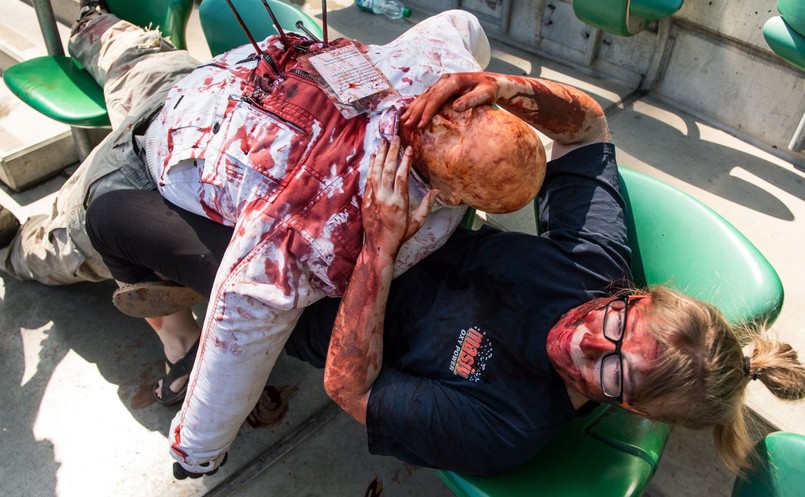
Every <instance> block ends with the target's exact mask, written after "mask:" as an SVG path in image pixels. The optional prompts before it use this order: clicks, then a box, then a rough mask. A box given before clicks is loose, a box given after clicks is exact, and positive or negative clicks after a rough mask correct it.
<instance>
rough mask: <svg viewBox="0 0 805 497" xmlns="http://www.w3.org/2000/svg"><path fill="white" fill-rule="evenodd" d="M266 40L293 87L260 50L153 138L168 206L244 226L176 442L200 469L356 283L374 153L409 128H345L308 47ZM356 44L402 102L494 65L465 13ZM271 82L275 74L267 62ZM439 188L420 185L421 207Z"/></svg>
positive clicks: (215, 459)
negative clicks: (332, 302)
mask: <svg viewBox="0 0 805 497" xmlns="http://www.w3.org/2000/svg"><path fill="white" fill-rule="evenodd" d="M292 40H293V41H292V43H291V44H292V45H293V44H296V43H297V42H299V44H301V45H304V43H302V40H301V39H299V38H292ZM345 42H346V41H336V42H334V43H335V44H340V43H345ZM260 45H261V48H263V49H265V50H267V52H268V53H269V54H271V55H272V59H273V60H274V64H275V65H276V66H277V71H276V72H277V73H280V78H281V81H280V82H278V83H277V84H262V83H255V81H257V79H255V74H254V73H255V68H256V66H257V62H256V59H255V58H254V57H253V56H252V55H253V53H254V50H253V49H252V47H251V46H249V45H247V46H244V47H241V48H238V49H235V50H232V51H230V52H227V53H225V54H222V55H220V56H218V57H216V58H214V59H213V60H212V61H211V62H210V63H208V64H206V65H203V66H201V67H199V68H198V69H196V70H195V71H194V72H193V73H191V74H190V75H189V76H187V77H186V78H185V79H184V80H182V81H181V82H180V83H179V84H177V85H176V87H174V88H173V90H172V91H171V92H170V94H169V96H168V98H167V100H166V104H165V106H164V108H163V110H162V112H161V113H160V114H159V115H158V116H157V118H156V119H155V120H154V122H153V123H152V124H151V126H150V127H149V129H148V131H147V133H146V146H145V149H146V153H147V163H148V167H149V170H150V172H151V174H152V175H153V177H154V179H155V181H156V183H157V185H158V188H159V189H160V191H161V193H162V194H163V195H164V196H165V198H167V199H168V200H169V201H171V202H172V203H174V204H176V205H178V206H180V207H183V208H185V209H187V210H189V211H192V212H195V213H198V214H201V215H204V216H207V217H209V218H210V219H212V220H214V221H217V222H221V223H223V224H227V225H230V226H234V228H235V232H234V235H233V238H232V241H231V243H230V244H229V246H228V248H227V251H226V254H225V255H224V258H223V260H222V263H221V266H220V269H219V271H218V274H217V276H216V281H215V284H214V288H213V293H212V295H211V298H210V302H209V305H208V309H207V315H206V318H205V321H204V326H203V332H202V339H201V343H200V345H199V351H198V355H197V359H196V364H195V367H194V369H193V373H192V374H191V377H190V380H189V384H188V389H187V395H186V397H185V401H184V404H183V406H182V409H181V411H180V412H179V413H178V414H177V415H176V417H175V418H174V420H173V422H172V425H171V431H170V436H169V440H170V444H171V454H172V456H173V457H174V458H175V459H176V460H178V461H179V462H180V463H181V464H182V465H183V466H184V467H185V468H186V469H188V470H190V471H194V472H206V471H210V470H212V469H213V468H215V467H217V465H218V464H219V463H220V461H221V459H222V458H223V454H224V453H225V451H226V450H227V449H228V447H229V445H230V444H231V443H232V441H233V440H234V438H235V436H236V434H237V432H238V429H239V428H240V426H241V424H242V422H243V421H244V420H245V418H246V417H247V415H248V414H249V412H250V410H251V409H252V407H253V406H254V404H255V403H256V401H257V399H258V398H259V395H260V393H261V392H262V389H263V386H264V384H265V382H266V380H267V378H268V375H269V373H270V371H271V368H272V367H273V365H274V363H275V361H276V358H277V357H278V355H279V353H280V351H281V350H282V347H283V345H284V343H285V341H286V339H287V338H288V335H289V334H290V332H291V331H292V329H293V327H294V325H295V323H296V321H297V319H298V318H299V316H300V314H301V312H302V309H303V308H304V307H305V306H307V305H309V304H311V303H313V302H315V301H316V300H318V299H320V298H322V297H323V296H325V295H331V296H335V295H341V294H342V293H343V291H344V289H345V288H346V284H347V281H348V279H349V276H350V274H351V271H352V267H353V265H354V262H355V259H356V257H357V254H358V252H359V251H360V247H361V242H362V225H361V218H360V208H361V202H362V194H363V187H364V184H365V175H366V172H367V169H368V164H369V157H370V154H371V153H372V152H373V151H374V150H375V149H376V148H377V146H378V144H379V142H380V139H381V136H386V137H389V136H390V135H391V134H394V133H396V119H397V116H398V112H399V107H400V105H399V103H400V101H401V99H400V98H399V97H393V98H386V99H384V100H383V101H382V102H380V103H379V104H378V106H377V108H376V109H374V110H373V111H371V112H370V113H368V114H363V115H360V116H357V117H353V118H351V119H346V118H344V117H343V116H342V115H341V114H340V113H339V112H338V110H337V109H336V108H335V106H334V105H333V104H332V102H331V101H330V100H329V99H328V97H327V96H326V95H325V93H324V92H323V91H321V89H320V88H319V87H318V86H317V85H316V83H315V82H313V81H311V79H310V78H309V73H306V72H305V71H304V70H302V68H301V67H300V65H299V64H297V62H296V59H297V58H298V56H300V55H302V54H304V53H305V51H306V50H305V49H302V50H297V49H293V48H292V49H290V50H289V49H286V47H284V46H283V44H282V42H281V40H280V38H279V37H276V36H275V37H270V38H268V39H267V40H265V41H263V42H262V43H261V44H260ZM356 45H357V46H358V47H359V48H360V49H361V50H362V51H364V53H365V54H366V55H367V57H368V58H369V59H370V60H371V62H372V63H373V65H374V66H375V67H376V68H377V69H378V70H380V71H381V72H382V73H383V74H384V75H385V76H386V78H388V80H389V82H390V83H391V84H392V86H393V87H394V88H395V89H396V90H397V92H399V94H400V96H402V97H411V96H415V95H418V94H419V93H421V92H422V91H424V90H425V89H427V88H428V87H429V86H430V85H432V84H433V83H434V82H435V81H436V80H437V79H438V77H439V76H440V75H441V74H444V73H449V72H462V71H477V70H480V69H482V68H483V67H485V66H486V64H487V63H488V62H489V43H488V41H487V39H486V36H485V34H484V33H483V30H482V28H481V27H480V25H479V23H478V21H477V19H476V18H475V17H474V16H472V15H471V14H469V13H467V12H463V11H448V12H444V13H442V14H439V15H438V16H435V17H432V18H430V19H427V20H425V21H423V22H421V23H420V24H418V25H416V26H414V27H413V28H412V29H411V30H409V31H408V32H406V33H405V34H403V35H402V36H400V37H399V38H398V39H396V40H394V41H392V42H391V43H389V44H387V45H380V46H376V45H369V46H363V45H361V44H359V43H356ZM313 48H317V47H313ZM261 71H262V72H261ZM258 73H259V74H258V76H261V77H262V76H265V78H266V79H267V80H272V79H274V78H275V77H276V76H275V71H274V70H273V69H270V68H269V67H268V66H266V65H261V69H260V70H258ZM258 79H259V78H258ZM427 189H428V187H427V185H424V184H422V183H421V182H419V181H417V180H416V179H415V178H412V180H411V188H410V194H411V202H412V205H416V203H418V202H419V201H420V200H421V199H422V197H423V196H424V194H425V193H426V192H427ZM463 213H464V209H463V208H451V207H442V208H440V209H436V210H434V212H432V213H431V215H430V216H429V217H428V220H427V222H426V223H425V225H424V226H423V228H422V229H421V230H420V231H419V232H418V233H417V235H416V236H414V237H413V238H411V239H410V240H409V241H408V242H406V244H405V245H404V246H403V247H402V249H401V251H400V255H399V257H398V260H397V263H396V266H395V272H396V273H397V274H399V273H401V272H403V271H405V270H407V269H408V268H410V267H411V266H412V265H413V264H415V263H416V262H418V261H419V260H421V259H422V258H423V257H425V256H426V255H427V254H429V253H430V252H432V251H433V250H435V249H436V248H438V247H439V246H441V244H442V243H444V241H445V240H446V239H447V237H448V236H449V235H450V233H451V232H452V231H453V230H454V229H455V227H456V226H457V224H458V223H459V222H460V220H461V217H462V215H463Z"/></svg>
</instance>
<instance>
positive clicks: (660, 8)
mask: <svg viewBox="0 0 805 497" xmlns="http://www.w3.org/2000/svg"><path fill="white" fill-rule="evenodd" d="M681 8H682V0H632V5H631V7H630V9H629V12H630V13H631V14H632V15H633V16H637V17H642V18H643V19H648V20H651V21H656V20H659V19H662V18H663V17H668V16H670V15H673V14H674V13H676V11H677V10H679V9H681Z"/></svg>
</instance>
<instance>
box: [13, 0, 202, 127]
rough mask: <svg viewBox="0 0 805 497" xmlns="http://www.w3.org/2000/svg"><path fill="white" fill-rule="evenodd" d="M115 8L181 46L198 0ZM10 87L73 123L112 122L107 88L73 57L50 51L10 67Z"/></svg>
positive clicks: (148, 0) (157, 0) (119, 1)
mask: <svg viewBox="0 0 805 497" xmlns="http://www.w3.org/2000/svg"><path fill="white" fill-rule="evenodd" d="M107 3H108V5H109V10H110V11H111V12H114V13H115V15H117V16H118V17H120V18H122V19H126V20H127V21H129V22H132V23H133V24H137V25H139V26H148V25H149V24H151V25H153V26H159V27H160V29H161V32H162V34H163V35H164V36H168V37H169V38H170V40H171V41H172V42H173V44H174V45H176V46H177V48H184V47H185V28H186V26H187V21H188V19H189V18H190V12H191V10H192V8H193V0H142V1H138V2H130V1H127V0H108V2H107ZM3 79H4V81H5V83H6V86H8V89H9V90H10V91H11V92H12V93H13V94H14V95H16V96H17V97H18V98H19V99H20V100H22V101H23V102H25V103H26V104H28V105H30V106H31V107H33V108H34V109H36V110H37V111H39V112H41V113H42V114H44V115H46V116H48V117H50V118H51V119H54V120H56V121H59V122H61V123H64V124H68V125H70V126H75V127H79V128H98V127H105V126H109V116H108V115H107V113H106V103H105V101H104V98H103V89H102V88H101V87H100V86H98V84H97V83H96V82H95V80H94V79H93V78H92V76H90V74H89V73H88V72H86V71H85V70H84V69H83V68H81V67H80V66H79V64H78V62H77V61H76V60H74V59H72V58H70V57H65V56H60V55H58V56H54V55H47V56H44V57H36V58H34V59H30V60H26V61H23V62H20V63H18V64H14V65H13V66H11V67H9V68H8V69H7V70H6V72H5V73H4V74H3Z"/></svg>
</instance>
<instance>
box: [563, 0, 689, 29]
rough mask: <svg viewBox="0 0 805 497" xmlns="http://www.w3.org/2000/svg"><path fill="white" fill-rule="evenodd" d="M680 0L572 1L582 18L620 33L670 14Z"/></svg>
mask: <svg viewBox="0 0 805 497" xmlns="http://www.w3.org/2000/svg"><path fill="white" fill-rule="evenodd" d="M682 2H683V0H573V12H575V14H576V17H578V18H579V19H580V20H581V21H583V22H585V23H587V24H589V25H590V26H594V27H596V28H598V29H601V30H603V31H607V32H609V33H614V34H616V35H620V36H632V35H635V34H637V33H639V32H640V31H642V30H643V27H644V25H645V21H646V20H658V19H662V18H663V17H667V16H670V15H672V14H673V13H674V12H676V11H678V10H679V9H680V8H681V7H682Z"/></svg>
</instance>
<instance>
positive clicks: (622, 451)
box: [437, 405, 669, 497]
mask: <svg viewBox="0 0 805 497" xmlns="http://www.w3.org/2000/svg"><path fill="white" fill-rule="evenodd" d="M668 432H669V430H668V426H667V425H665V424H662V423H652V422H651V421H649V420H647V419H645V418H641V417H640V416H637V415H635V414H632V413H630V412H628V411H625V410H623V409H620V408H619V407H615V406H608V405H607V406H600V407H598V408H597V409H596V410H595V411H593V413H592V414H590V415H589V416H587V417H585V418H577V419H575V420H573V421H572V422H571V423H570V424H568V425H567V426H566V427H565V428H564V429H563V430H562V431H561V432H560V433H559V434H558V435H557V436H556V437H554V438H553V439H552V440H550V441H549V442H548V443H547V444H546V445H545V446H544V447H543V448H542V449H541V450H540V451H539V452H538V453H537V455H535V456H534V457H533V458H532V459H531V460H530V461H528V462H527V463H525V464H524V465H522V466H520V467H519V468H517V469H514V470H512V471H507V472H505V473H502V474H500V475H495V476H467V475H459V474H458V473H454V472H452V471H437V474H438V475H439V476H440V477H441V479H442V481H444V482H445V484H447V486H448V487H450V489H451V490H452V491H453V492H454V493H455V494H456V495H458V496H461V497H518V496H531V495H539V496H557V497H559V496H561V497H587V496H590V495H595V496H597V497H602V496H603V497H606V496H624V495H634V496H637V495H640V493H642V491H643V489H644V488H645V485H646V483H648V481H649V480H650V478H651V476H652V475H653V474H654V472H655V470H656V469H657V464H658V463H659V459H660V455H662V451H663V449H664V448H665V443H666V442H667V440H668Z"/></svg>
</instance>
